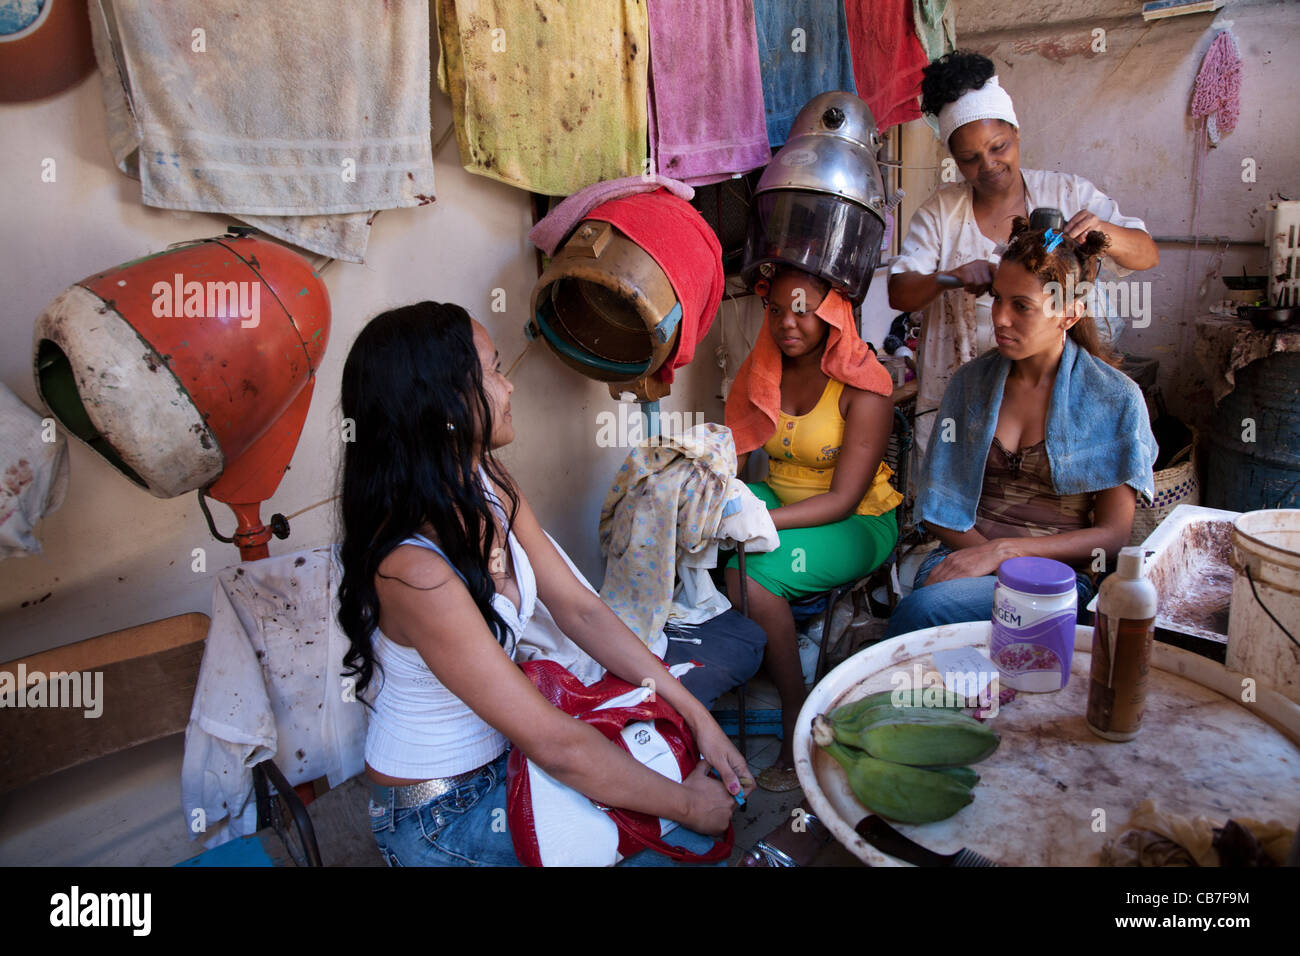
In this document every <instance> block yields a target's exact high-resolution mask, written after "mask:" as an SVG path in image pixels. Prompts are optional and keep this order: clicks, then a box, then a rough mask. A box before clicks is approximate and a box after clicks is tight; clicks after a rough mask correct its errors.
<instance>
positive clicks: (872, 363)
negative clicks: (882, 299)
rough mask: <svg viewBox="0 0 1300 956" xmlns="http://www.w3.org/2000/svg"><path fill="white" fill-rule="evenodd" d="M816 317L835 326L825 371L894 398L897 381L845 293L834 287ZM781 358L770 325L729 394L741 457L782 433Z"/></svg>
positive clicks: (729, 417)
mask: <svg viewBox="0 0 1300 956" xmlns="http://www.w3.org/2000/svg"><path fill="white" fill-rule="evenodd" d="M814 315H817V316H818V317H819V318H821V319H822V321H824V322H825V323H826V324H827V325H829V326H830V327H831V330H830V334H829V337H828V338H827V340H826V350H825V351H824V352H823V353H822V371H823V372H825V373H826V374H827V375H829V376H830V377H831V378H833V379H835V380H836V381H840V382H843V383H844V384H846V385H852V386H853V387H854V388H860V389H862V390H863V391H867V392H875V393H876V394H878V395H892V394H893V392H894V383H893V380H892V379H890V377H889V373H888V372H887V371H885V367H884V366H883V365H881V364H880V362H879V361H877V359H876V356H875V353H874V352H872V351H871V348H870V347H869V346H868V345H867V343H866V342H864V341H862V339H861V337H860V336H859V335H858V324H857V322H855V321H854V319H853V307H852V306H851V305H849V300H848V299H846V298H844V296H843V295H842V294H841V293H840V292H839V290H837V289H832V290H831V291H830V292H828V293H827V294H826V298H824V299H823V300H822V304H821V305H819V306H818V307H817V311H816V312H815V313H814ZM781 357H782V356H781V348H780V346H778V345H777V344H776V340H775V339H773V338H772V335H771V333H770V332H769V331H768V329H767V326H766V322H765V323H764V327H763V328H762V329H760V330H759V333H758V341H757V342H755V343H754V348H753V351H751V352H750V353H749V355H748V357H746V359H745V361H744V362H742V363H741V366H740V370H739V371H738V372H736V378H735V381H734V382H732V384H731V392H730V394H729V395H728V396H727V406H726V409H725V419H726V423H727V427H728V428H730V429H731V436H732V438H733V439H734V441H735V443H736V454H737V455H743V454H745V453H746V452H750V451H753V450H754V449H755V448H758V447H760V446H761V445H762V444H763V443H764V442H766V441H767V440H768V439H769V438H771V437H772V433H773V432H775V431H776V417H777V413H778V412H779V411H780V410H781Z"/></svg>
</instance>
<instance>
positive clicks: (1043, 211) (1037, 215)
mask: <svg viewBox="0 0 1300 956" xmlns="http://www.w3.org/2000/svg"><path fill="white" fill-rule="evenodd" d="M1029 228H1030V229H1034V230H1037V229H1050V230H1052V231H1053V232H1060V231H1061V230H1063V229H1064V228H1065V213H1063V212H1061V210H1059V209H1053V208H1052V207H1051V206H1039V207H1038V208H1037V209H1035V210H1034V211H1033V212H1031V213H1030V214H1029Z"/></svg>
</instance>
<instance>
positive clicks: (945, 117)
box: [939, 76, 1020, 146]
mask: <svg viewBox="0 0 1300 956" xmlns="http://www.w3.org/2000/svg"><path fill="white" fill-rule="evenodd" d="M985 119H1000V120H1006V121H1007V122H1008V123H1010V124H1011V125H1012V126H1014V127H1016V128H1017V129H1019V128H1020V123H1019V121H1018V120H1017V119H1016V110H1015V107H1014V106H1012V105H1011V96H1010V95H1009V94H1008V93H1007V91H1006V90H1004V89H1003V88H1002V87H1001V86H1000V85H998V78H997V77H996V76H992V77H989V80H988V82H987V83H985V84H984V85H983V86H981V87H980V88H979V89H978V90H968V91H966V92H965V93H963V94H962V95H961V96H959V97H957V99H956V100H954V101H953V102H951V103H949V104H948V105H946V106H944V107H943V108H942V109H940V110H939V139H940V140H941V141H942V142H943V145H945V146H947V145H948V140H949V138H950V137H951V136H952V134H953V132H954V131H955V130H956V129H957V127H959V126H965V125H966V124H967V123H974V122H975V121H976V120H985Z"/></svg>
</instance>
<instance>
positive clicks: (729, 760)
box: [691, 714, 755, 796]
mask: <svg viewBox="0 0 1300 956" xmlns="http://www.w3.org/2000/svg"><path fill="white" fill-rule="evenodd" d="M698 723H699V726H698V727H697V726H694V725H692V727H691V732H692V733H693V734H694V735H695V746H696V747H697V748H698V749H699V751H700V755H701V756H702V757H703V758H704V762H705V763H707V764H708V765H709V766H710V767H712V768H713V769H714V770H716V771H718V776H719V777H721V778H722V786H723V787H724V788H725V789H726V791H727V793H729V794H731V795H732V796H735V795H736V794H738V793H740V792H741V791H742V790H743V791H744V792H745V794H746V795H748V794H749V793H750V792H751V791H752V790H753V789H754V786H755V784H754V775H753V774H752V773H750V772H749V765H748V764H746V763H745V758H744V757H742V756H741V755H740V751H739V750H737V749H736V748H735V747H734V746H733V745H732V743H731V739H730V738H729V737H728V736H727V735H726V734H724V733H723V732H722V728H721V727H719V726H718V722H717V721H716V720H714V719H713V717H712V716H709V715H707V714H706V715H705V717H704V718H703V719H701V720H699V721H698Z"/></svg>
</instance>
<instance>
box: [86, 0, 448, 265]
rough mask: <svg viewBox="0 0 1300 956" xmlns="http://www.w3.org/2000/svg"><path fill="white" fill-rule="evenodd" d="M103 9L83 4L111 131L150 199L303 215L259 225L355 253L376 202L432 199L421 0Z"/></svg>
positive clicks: (182, 1)
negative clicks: (327, 219) (340, 218)
mask: <svg viewBox="0 0 1300 956" xmlns="http://www.w3.org/2000/svg"><path fill="white" fill-rule="evenodd" d="M111 9H112V14H111V16H112V21H111V23H109V22H105V21H104V18H103V17H102V16H101V15H99V7H98V5H95V8H94V9H93V10H92V14H94V15H92V17H91V22H92V26H93V27H95V29H96V30H97V33H98V36H97V44H96V49H97V55H98V56H99V62H100V68H101V72H102V74H103V77H104V82H105V87H106V88H105V97H106V102H107V104H108V106H109V119H110V127H111V130H112V131H111V133H110V140H111V142H112V144H113V148H114V154H115V158H116V159H117V161H118V162H119V165H121V166H122V167H123V168H124V170H128V171H129V170H130V168H131V159H130V157H131V154H132V153H134V154H136V161H135V168H136V170H137V171H138V174H139V177H140V184H141V193H142V198H143V201H144V202H145V204H146V205H150V206H159V207H162V208H166V209H190V210H198V211H203V212H217V213H226V214H230V215H236V216H251V217H267V216H270V217H288V218H289V219H290V220H293V219H299V220H300V221H297V222H294V221H285V222H275V223H258V224H259V225H264V226H265V228H266V229H267V231H268V232H271V233H273V234H276V235H279V236H280V237H281V238H287V239H288V240H289V241H292V242H296V243H299V244H301V245H303V246H304V247H306V248H309V249H312V250H313V251H316V252H322V253H324V254H327V255H336V256H338V257H340V258H348V259H353V260H357V261H359V260H360V258H361V256H362V255H363V254H364V250H365V238H366V236H367V234H368V231H367V229H366V221H367V220H368V219H369V217H370V215H371V213H373V211H375V210H378V209H390V208H396V207H399V206H418V205H421V204H423V203H427V202H431V201H432V199H433V152H432V144H431V141H430V135H429V49H428V41H427V38H428V35H429V11H428V5H427V4H426V3H423V2H421V0H390V2H388V3H385V4H384V5H383V6H382V7H381V6H378V5H371V4H357V3H351V2H349V0H283V2H280V3H276V4H252V5H250V4H247V3H243V2H240V0H173V2H170V3H167V4H156V3H147V2H144V0H116V2H115V3H114V4H113V5H112V8H111ZM322 24H328V25H329V29H328V31H325V32H322V30H321V25H322ZM335 215H345V216H350V219H349V221H347V222H346V223H342V224H339V225H337V226H332V225H330V224H327V223H322V222H321V221H319V218H318V217H321V216H335Z"/></svg>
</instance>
